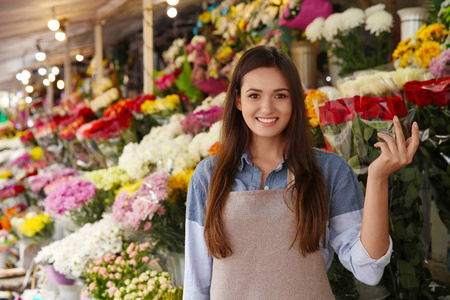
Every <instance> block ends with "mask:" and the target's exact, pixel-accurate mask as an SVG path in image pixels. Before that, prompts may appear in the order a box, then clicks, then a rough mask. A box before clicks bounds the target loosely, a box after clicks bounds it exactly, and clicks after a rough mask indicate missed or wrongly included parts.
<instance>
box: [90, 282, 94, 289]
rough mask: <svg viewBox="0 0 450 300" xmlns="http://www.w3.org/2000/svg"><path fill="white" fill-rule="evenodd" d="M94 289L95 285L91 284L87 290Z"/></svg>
mask: <svg viewBox="0 0 450 300" xmlns="http://www.w3.org/2000/svg"><path fill="white" fill-rule="evenodd" d="M94 289H95V283H93V282H92V283H91V284H90V285H89V290H91V291H92V290H94Z"/></svg>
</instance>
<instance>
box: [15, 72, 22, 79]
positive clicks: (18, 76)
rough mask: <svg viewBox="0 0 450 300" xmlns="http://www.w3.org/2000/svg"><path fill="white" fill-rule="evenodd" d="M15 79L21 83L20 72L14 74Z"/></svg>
mask: <svg viewBox="0 0 450 300" xmlns="http://www.w3.org/2000/svg"><path fill="white" fill-rule="evenodd" d="M16 79H17V80H19V81H22V73H21V72H19V73H17V74H16Z"/></svg>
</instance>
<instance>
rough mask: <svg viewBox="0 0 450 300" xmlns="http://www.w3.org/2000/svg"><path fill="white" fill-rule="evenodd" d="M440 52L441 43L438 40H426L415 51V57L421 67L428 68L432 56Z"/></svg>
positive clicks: (437, 55)
mask: <svg viewBox="0 0 450 300" xmlns="http://www.w3.org/2000/svg"><path fill="white" fill-rule="evenodd" d="M440 54H441V45H440V44H439V43H438V42H433V41H426V42H424V43H423V44H422V45H421V46H420V48H419V49H417V51H416V57H417V60H418V61H419V63H420V65H421V66H422V68H425V69H428V66H429V64H430V62H431V59H432V58H433V57H436V58H438V57H439V55H440Z"/></svg>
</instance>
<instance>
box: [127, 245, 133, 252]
mask: <svg viewBox="0 0 450 300" xmlns="http://www.w3.org/2000/svg"><path fill="white" fill-rule="evenodd" d="M133 248H134V243H131V244H130V245H129V246H128V248H127V253H128V254H130V253H131V252H133Z"/></svg>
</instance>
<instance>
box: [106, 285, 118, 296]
mask: <svg viewBox="0 0 450 300" xmlns="http://www.w3.org/2000/svg"><path fill="white" fill-rule="evenodd" d="M116 291H117V288H116V287H115V286H112V287H110V288H109V289H108V294H109V296H110V297H112V296H113V295H114V293H115V292H116Z"/></svg>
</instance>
